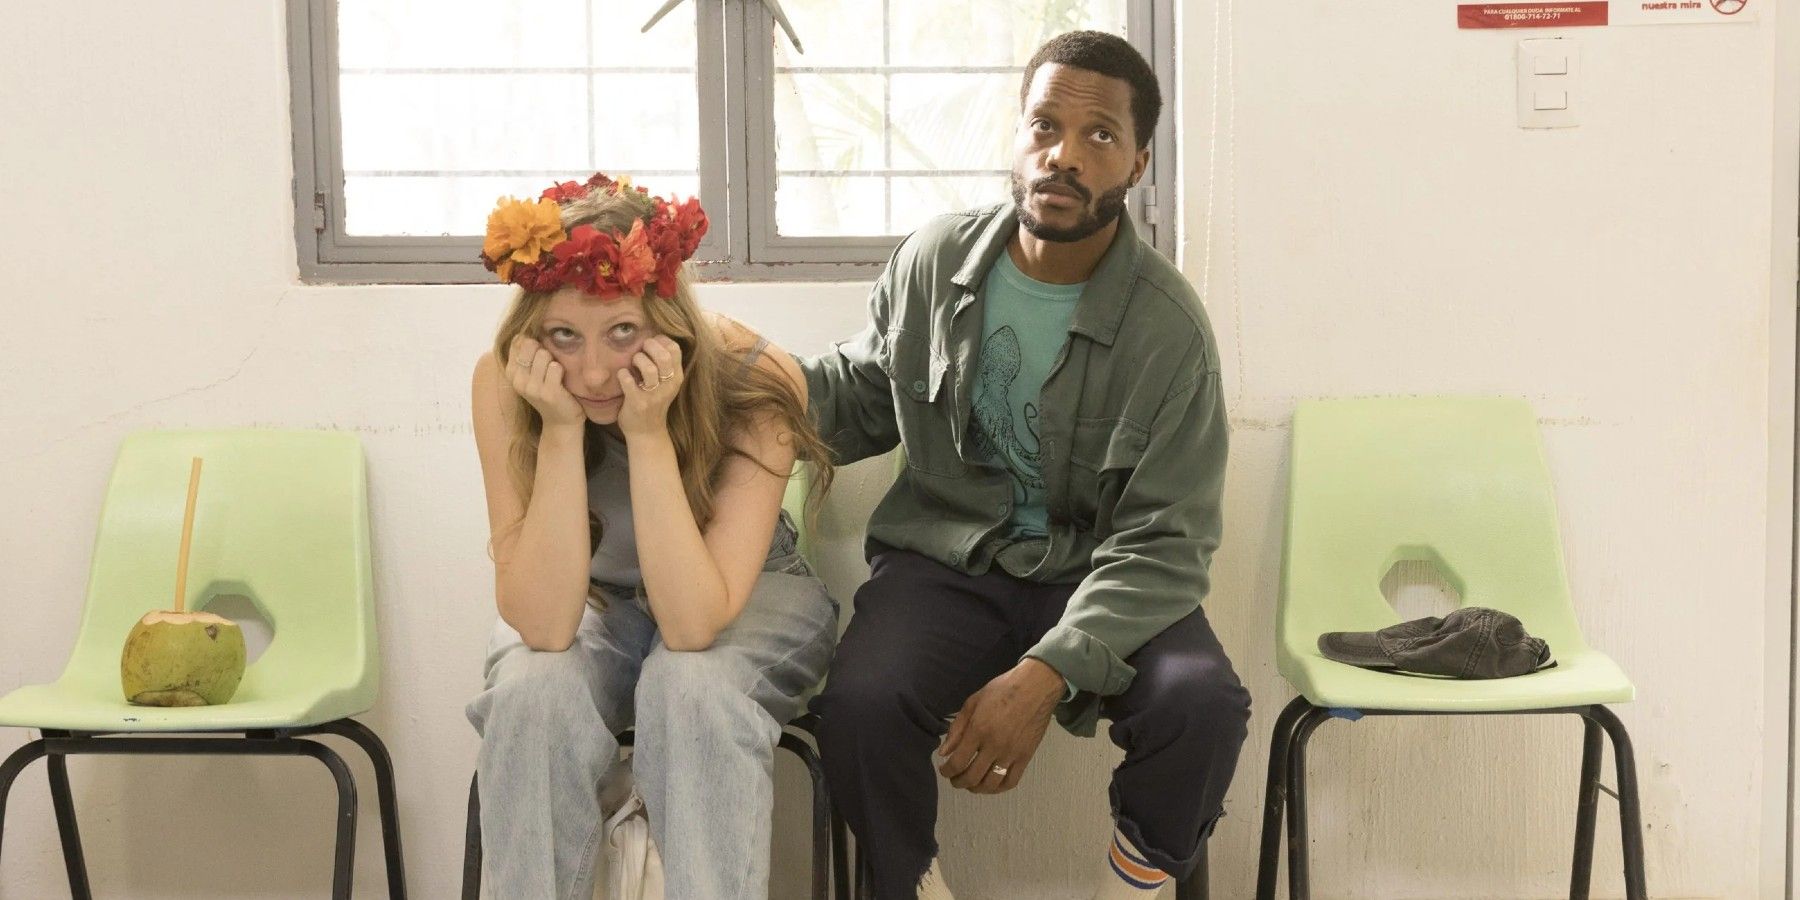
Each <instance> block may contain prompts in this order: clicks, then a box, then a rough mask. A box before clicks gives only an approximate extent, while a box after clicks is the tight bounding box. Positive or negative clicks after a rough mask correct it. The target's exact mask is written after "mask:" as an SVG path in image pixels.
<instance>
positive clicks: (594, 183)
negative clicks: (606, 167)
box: [587, 172, 619, 191]
mask: <svg viewBox="0 0 1800 900" xmlns="http://www.w3.org/2000/svg"><path fill="white" fill-rule="evenodd" d="M618 184H619V183H618V182H616V181H614V180H612V179H611V178H608V177H606V176H605V175H602V174H601V173H599V172H595V173H594V177H592V178H589V179H588V180H587V186H588V187H590V188H593V189H595V190H598V191H610V190H612V189H613V188H614V187H617V186H618Z"/></svg>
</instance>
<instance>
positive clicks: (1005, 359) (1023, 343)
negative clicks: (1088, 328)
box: [970, 252, 1084, 538]
mask: <svg viewBox="0 0 1800 900" xmlns="http://www.w3.org/2000/svg"><path fill="white" fill-rule="evenodd" d="M1083 286H1084V285H1082V284H1046V283H1044V282H1042V281H1037V280H1034V279H1032V278H1029V277H1027V276H1026V275H1025V273H1024V272H1021V271H1019V267H1018V266H1016V265H1014V264H1013V261H1012V254H1011V253H1010V252H1007V253H1001V254H1000V257H999V259H997V260H995V262H994V268H993V271H991V272H989V273H988V277H987V278H985V279H983V281H982V304H981V309H982V312H981V357H980V359H981V366H980V371H979V372H978V373H977V374H976V378H975V399H974V402H973V403H972V404H971V405H970V418H972V419H973V420H974V421H973V423H972V424H973V425H974V427H973V428H971V429H970V434H971V435H972V436H973V437H974V444H975V453H976V454H977V455H978V456H979V458H980V459H981V460H982V461H985V462H988V463H990V464H992V465H996V466H999V467H1001V468H1004V469H1006V471H1007V473H1008V474H1009V475H1011V476H1012V482H1013V512H1012V527H1013V536H1014V537H1021V538H1023V537H1043V536H1044V535H1047V534H1049V529H1048V527H1047V523H1046V514H1045V510H1044V467H1043V459H1042V457H1041V456H1040V455H1039V450H1038V403H1039V393H1040V391H1041V390H1042V389H1043V387H1044V379H1046V378H1048V377H1050V368H1051V367H1052V366H1054V365H1055V364H1056V357H1057V354H1058V353H1060V352H1062V347H1063V343H1064V342H1065V341H1067V340H1068V334H1069V319H1070V317H1072V316H1073V315H1074V314H1075V301H1076V300H1078V299H1080V297H1081V289H1082V287H1083Z"/></svg>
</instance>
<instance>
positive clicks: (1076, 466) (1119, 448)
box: [1069, 416, 1150, 537]
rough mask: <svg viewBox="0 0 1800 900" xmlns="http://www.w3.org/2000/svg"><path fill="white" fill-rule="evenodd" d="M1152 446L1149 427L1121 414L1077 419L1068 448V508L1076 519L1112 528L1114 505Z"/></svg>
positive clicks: (1105, 530) (1106, 530) (1091, 525)
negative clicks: (1133, 471) (1147, 449)
mask: <svg viewBox="0 0 1800 900" xmlns="http://www.w3.org/2000/svg"><path fill="white" fill-rule="evenodd" d="M1149 446H1150V430H1149V429H1147V428H1145V427H1143V426H1142V425H1139V424H1137V423H1136V422H1133V421H1131V420H1130V419H1127V418H1123V417H1121V416H1104V417H1100V418H1089V419H1076V420H1075V434H1074V437H1073V439H1072V445H1071V446H1070V448H1069V511H1070V513H1071V514H1072V515H1073V516H1074V518H1075V522H1076V524H1078V525H1082V526H1085V527H1088V528H1092V529H1094V530H1095V531H1097V532H1099V533H1100V535H1101V536H1102V537H1104V536H1105V535H1106V534H1108V533H1110V532H1111V530H1112V509H1113V507H1114V506H1116V505H1117V504H1118V502H1119V494H1120V493H1121V492H1122V491H1123V490H1124V486H1125V482H1126V480H1127V479H1129V478H1130V476H1131V472H1132V470H1134V469H1136V468H1137V466H1138V463H1140V462H1142V461H1143V459H1144V450H1145V449H1146V448H1147V447H1149Z"/></svg>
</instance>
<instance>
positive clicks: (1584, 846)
mask: <svg viewBox="0 0 1800 900" xmlns="http://www.w3.org/2000/svg"><path fill="white" fill-rule="evenodd" d="M1601 740H1602V737H1601V731H1600V726H1599V725H1597V724H1595V723H1594V721H1593V720H1592V719H1590V718H1588V717H1587V716H1586V715H1583V716H1582V717H1581V784H1580V787H1579V788H1578V790H1577V792H1576V802H1575V861H1574V864H1573V865H1572V866H1571V867H1570V871H1569V900H1588V890H1589V888H1590V886H1591V885H1592V884H1593V873H1594V820H1595V814H1596V812H1597V811H1598V807H1599V805H1600V756H1601V753H1602V752H1603V750H1604V748H1603V747H1602V745H1601Z"/></svg>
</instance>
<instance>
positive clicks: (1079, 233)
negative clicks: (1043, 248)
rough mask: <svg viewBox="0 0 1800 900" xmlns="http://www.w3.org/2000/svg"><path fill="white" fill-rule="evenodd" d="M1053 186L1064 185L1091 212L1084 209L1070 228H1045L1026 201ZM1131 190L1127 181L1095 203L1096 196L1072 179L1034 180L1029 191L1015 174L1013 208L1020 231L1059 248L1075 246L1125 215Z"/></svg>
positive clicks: (1013, 175) (1101, 196)
mask: <svg viewBox="0 0 1800 900" xmlns="http://www.w3.org/2000/svg"><path fill="white" fill-rule="evenodd" d="M1050 184H1055V185H1061V186H1062V187H1066V188H1068V189H1069V190H1071V191H1074V192H1075V193H1076V194H1077V195H1079V196H1080V197H1081V202H1082V203H1083V204H1085V205H1086V206H1090V207H1092V208H1091V209H1084V210H1083V212H1082V215H1081V219H1080V221H1077V222H1076V223H1075V224H1074V225H1071V226H1069V227H1067V228H1056V227H1053V226H1050V225H1045V224H1044V223H1043V222H1040V221H1038V220H1037V217H1036V216H1033V215H1032V214H1031V213H1030V212H1028V211H1027V210H1026V209H1025V197H1026V195H1027V194H1028V193H1036V192H1037V191H1038V190H1039V189H1041V188H1043V187H1044V186H1045V185H1050ZM1130 189H1131V182H1129V181H1127V182H1125V183H1124V184H1121V185H1119V186H1118V187H1115V188H1112V189H1110V190H1108V191H1106V192H1105V193H1103V194H1101V195H1100V201H1099V202H1098V203H1095V202H1093V200H1094V195H1093V194H1091V193H1089V192H1088V189H1087V188H1085V187H1082V186H1081V183H1080V182H1078V181H1076V180H1075V176H1073V175H1045V176H1044V177H1042V178H1038V179H1035V180H1033V181H1032V182H1031V185H1030V186H1029V189H1028V188H1027V186H1026V184H1025V182H1024V181H1023V180H1021V179H1020V178H1019V173H1018V172H1014V173H1012V195H1013V206H1014V208H1016V209H1017V210H1018V216H1019V227H1021V228H1024V229H1025V230H1026V231H1028V232H1030V233H1031V236H1032V237H1035V238H1037V239H1039V240H1043V241H1053V242H1055V243H1059V244H1067V243H1073V242H1075V241H1079V240H1081V239H1083V238H1087V237H1091V236H1092V235H1093V234H1094V233H1095V232H1098V231H1099V230H1100V229H1102V228H1105V227H1106V226H1108V225H1111V224H1112V223H1113V222H1114V221H1115V220H1117V219H1118V218H1119V216H1121V215H1124V213H1125V192H1126V191H1128V190H1130Z"/></svg>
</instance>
